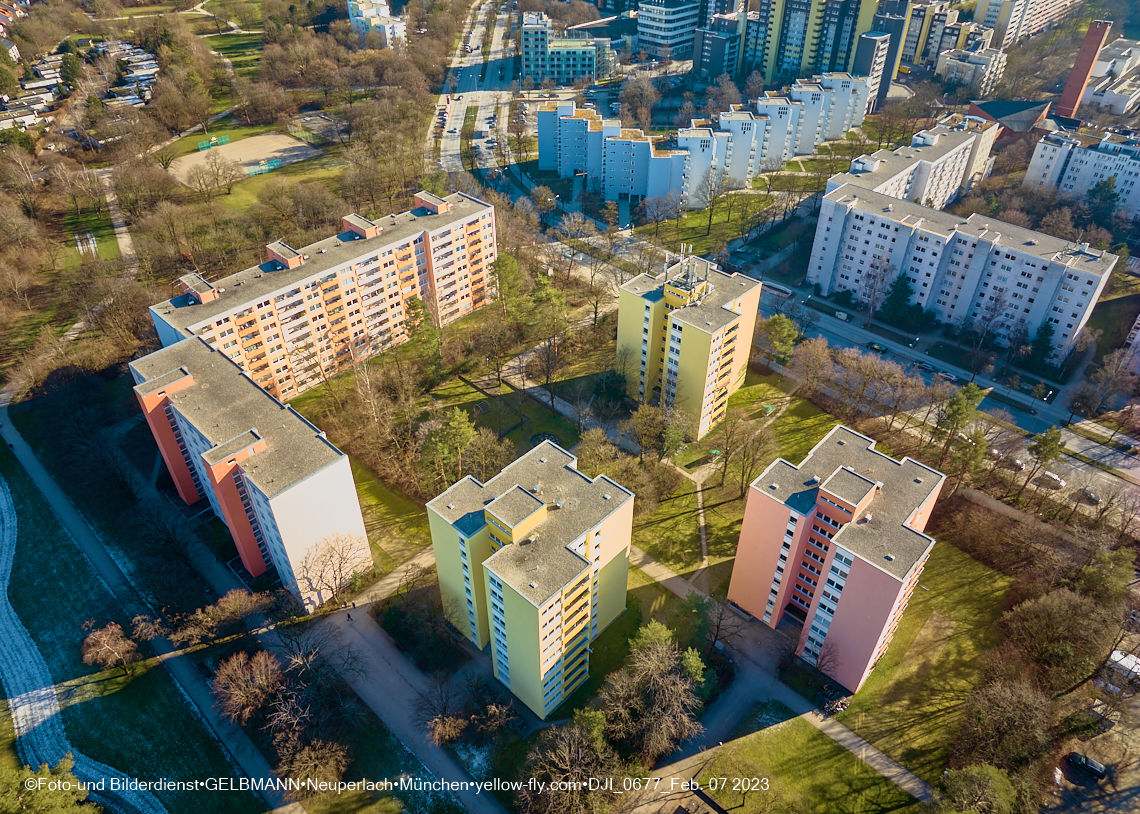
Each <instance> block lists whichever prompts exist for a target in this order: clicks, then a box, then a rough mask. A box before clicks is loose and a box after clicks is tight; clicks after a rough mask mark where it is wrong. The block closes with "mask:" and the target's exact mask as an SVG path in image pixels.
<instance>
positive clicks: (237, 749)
mask: <svg viewBox="0 0 1140 814" xmlns="http://www.w3.org/2000/svg"><path fill="white" fill-rule="evenodd" d="M10 396H11V393H10V391H8V390H7V389H5V390H4V391H2V392H0V425H2V426H0V437H2V438H3V441H4V442H5V443H7V444H9V445H10V446H11V448H12V451H13V452H14V453H15V455H16V458H17V460H19V462H20V463H21V465H23V467H24V469H25V470H26V471H27V473H28V475H29V476H30V477H31V479H32V482H33V483H35V485H36V487H37V488H38V489H39V490H40V492H42V493H43V496H44V498H45V499H46V500H47V502H48V504H49V505H50V506H51V507H52V509H53V510H54V511H55V513H56V515H57V516H58V517H59V519H60V521H61V522H62V523H63V526H64V528H66V529H67V531H68V532H69V533H70V534H71V537H72V539H73V540H75V543H76V545H78V546H79V550H80V551H82V552H83V555H84V556H85V557H87V560H88V561H89V562H90V563H91V566H92V567H93V568H94V569H95V572H96V573H97V574H98V575H99V577H100V579H102V580H103V582H104V583H105V584H106V586H107V588H108V589H110V591H111V593H112V594H113V595H114V596H115V598H116V599H117V600H118V601H119V603H120V604H121V605H122V606H123V609H124V610H125V611H126V615H127V616H128V617H131V616H134V615H136V614H142V613H150V612H151V609H150V608H149V607H148V606H147V604H146V602H145V601H143V599H142V597H141V596H139V594H138V592H137V591H136V590H135V587H134V585H132V584H131V583H130V581H129V580H128V579H127V577H126V575H125V574H123V572H122V570H121V569H120V568H119V565H118V563H116V562H115V560H114V559H113V558H112V557H111V555H110V554H109V553H108V552H107V549H106V548H105V547H104V545H103V542H102V540H100V539H99V537H98V536H97V535H96V534H95V532H94V530H93V529H92V528H91V526H90V525H89V524H88V523H87V520H86V519H85V518H84V517H83V515H81V514H80V513H79V511H78V510H77V509H76V508H75V506H74V505H72V503H71V501H70V500H68V499H67V496H66V495H65V494H64V493H63V490H62V489H60V488H59V485H58V484H57V483H56V482H55V481H54V480H53V479H52V477H51V475H49V474H48V471H47V470H46V469H45V468H44V466H43V464H41V463H40V461H39V459H38V458H36V456H35V453H34V452H33V451H32V448H31V447H30V446H28V444H27V442H25V441H24V439H23V436H21V435H20V433H18V432H17V431H16V428H15V427H13V426H12V422H11V419H10V418H9V416H8V403H9V399H10ZM152 645H153V647H154V650H155V652H157V653H158V655H159V656H160V657H163V658H162V663H163V666H165V667H166V669H167V670H168V671H169V672H170V676H171V678H173V679H174V681H175V682H177V684H178V686H179V688H180V689H181V690H182V692H183V693H184V694H185V695H186V696H187V697H188V698H189V699H190V700H191V701H193V702H194V706H195V707H197V710H198V712H199V713H200V714H201V716H202V717H203V718H204V719H205V721H206V723H207V724H208V725H209V726H210V728H211V729H212V730H213V731H214V734H215V736H216V737H217V739H218V740H219V741H220V742H221V743H222V744H224V745H225V748H226V749H227V751H229V753H230V755H231V756H232V757H233V758H234V760H235V761H236V762H237V764H238V766H240V767H241V770H242V771H243V772H244V773H245V774H246V775H247V776H249V777H255V778H271V777H273V773H272V771H271V770H270V767H269V762H268V761H267V760H266V759H265V756H264V755H262V754H261V752H260V751H259V750H258V749H257V747H256V746H254V745H253V741H251V740H250V739H249V737H248V736H247V735H246V734H245V733H244V732H243V731H242V730H241V729H240V728H239V727H238V726H236V725H235V724H232V723H230V722H229V721H227V720H225V719H224V718H223V717H222V716H221V714H220V713H219V712H218V710H217V709H216V708H215V707H214V699H213V696H212V695H211V693H210V688H209V686H208V685H207V684H206V681H205V679H203V678H202V676H201V675H200V674H199V673H198V671H197V670H196V669H195V667H194V665H193V664H192V663H191V662H190V659H188V658H186V657H185V656H178V655H174V654H173V653H172V651H174V649H175V648H174V647H173V646H172V645H171V644H170V643H169V642H167V641H166V640H165V639H155V640H154V641H153V642H152ZM262 797H263V798H264V799H265V801H266V802H267V803H269V804H270V805H271V806H273V807H274V808H276V809H279V810H281V811H283V812H287V814H305V810H304V808H303V807H302V806H301V805H300V804H299V803H290V802H289V800H287V799H286V798H285V796H284V794H282V793H281V792H279V791H274V790H270V791H265V792H262Z"/></svg>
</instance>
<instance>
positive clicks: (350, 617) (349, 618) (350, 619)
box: [345, 613, 352, 622]
mask: <svg viewBox="0 0 1140 814" xmlns="http://www.w3.org/2000/svg"><path fill="white" fill-rule="evenodd" d="M345 615H346V616H348V621H350V622H351V621H352V614H351V613H349V614H345Z"/></svg>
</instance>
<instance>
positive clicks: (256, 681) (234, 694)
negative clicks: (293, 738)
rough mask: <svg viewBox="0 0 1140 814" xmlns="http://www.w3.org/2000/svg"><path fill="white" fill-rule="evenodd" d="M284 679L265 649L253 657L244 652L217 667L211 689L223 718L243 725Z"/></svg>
mask: <svg viewBox="0 0 1140 814" xmlns="http://www.w3.org/2000/svg"><path fill="white" fill-rule="evenodd" d="M283 680H284V674H283V672H282V670H281V663H280V662H279V661H278V660H277V658H276V657H275V656H274V655H273V654H272V653H270V652H269V651H267V650H259V651H257V652H256V653H255V654H254V655H253V657H252V658H250V656H249V654H248V653H246V652H245V651H244V650H239V651H238V652H237V653H235V654H234V655H232V656H230V657H229V658H228V659H226V660H225V661H223V662H222V663H221V664H219V665H218V669H217V671H215V673H214V680H213V684H212V689H213V692H214V695H215V697H217V699H218V706H219V708H220V709H221V712H222V715H224V716H226V717H227V718H228V719H230V720H231V721H233V722H235V723H238V724H240V725H242V726H245V725H246V724H248V723H249V722H250V721H251V720H252V719H253V718H254V717H256V716H257V715H258V714H259V713H260V712H261V710H262V709H264V708H265V706H266V704H267V703H268V702H269V699H270V698H271V697H272V695H273V693H274V692H276V691H277V688H278V687H279V686H280V685H281V682H282V681H283Z"/></svg>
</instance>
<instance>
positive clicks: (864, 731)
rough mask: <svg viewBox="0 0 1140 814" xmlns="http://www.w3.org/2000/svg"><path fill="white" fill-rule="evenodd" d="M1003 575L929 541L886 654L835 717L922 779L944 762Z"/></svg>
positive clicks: (987, 643)
mask: <svg viewBox="0 0 1140 814" xmlns="http://www.w3.org/2000/svg"><path fill="white" fill-rule="evenodd" d="M1010 581H1011V580H1010V579H1009V577H1006V576H1003V575H1002V574H999V573H998V572H997V571H993V570H991V569H989V568H987V567H985V566H984V565H982V564H980V563H978V562H976V561H975V560H973V559H971V558H970V557H969V556H967V555H966V554H963V553H962V552H961V551H959V550H958V549H956V548H954V547H953V546H952V545H950V544H948V543H942V544H940V545H936V546H934V549H933V551H932V552H931V555H930V560H929V561H928V562H927V564H926V570H925V571H924V572H923V575H922V578H921V580H920V581H919V586H920V587H918V588H917V589H916V590H915V592H914V595H913V596H912V597H911V599H910V604H909V605H908V606H907V609H906V612H905V613H904V614H903V618H902V621H901V622H900V623H899V626H898V630H897V631H896V632H895V636H894V639H893V640H892V642H891V645H890V648H889V649H888V650H887V653H886V655H884V656H883V658H882V659H880V661H879V663H878V664H877V665H876V667H875V670H874V672H872V673H871V677H870V678H869V679H868V680H867V683H865V684H864V685H863V688H862V689H861V690H859V692H858V693H857V694H856V695H855V696H854V698H853V699H852V701H851V706H850V707H849V708H848V709H847V711H846V712H845V713H843V714H842V715H841V716H840V718H839V720H840V721H842V723H843V724H844V725H845V726H847V727H849V728H851V729H853V730H854V731H856V732H858V733H859V734H860V735H862V736H863V737H864V738H866V739H867V740H869V741H870V742H871V743H873V744H874V745H875V746H877V747H878V748H879V749H881V750H883V751H884V752H886V753H887V754H888V755H890V756H891V757H893V758H894V759H895V760H898V761H900V762H901V763H903V764H904V765H905V766H906V767H907V768H908V769H910V770H911V771H913V772H914V773H915V774H917V775H919V776H920V777H922V778H923V779H925V780H927V781H928V782H934V781H936V780H937V778H938V777H939V775H940V774H941V773H942V770H943V768H945V765H946V761H947V760H948V758H949V756H950V745H951V743H952V742H953V740H954V738H955V736H956V735H957V732H958V726H959V724H960V723H961V716H962V705H963V704H964V702H965V700H966V698H967V696H968V695H969V694H970V691H971V690H972V689H973V687H974V684H975V682H976V681H977V679H978V674H979V668H978V656H979V655H980V654H981V653H982V652H983V651H984V650H986V649H988V648H990V647H993V646H994V645H996V644H997V643H998V639H999V634H998V631H997V621H998V619H999V618H1000V617H1001V614H1002V609H1003V606H1004V599H1005V591H1006V588H1007V587H1008V586H1009V583H1010Z"/></svg>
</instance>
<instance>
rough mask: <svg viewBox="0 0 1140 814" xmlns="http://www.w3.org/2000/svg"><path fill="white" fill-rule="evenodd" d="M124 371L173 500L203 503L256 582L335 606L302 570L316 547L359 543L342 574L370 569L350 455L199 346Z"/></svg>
mask: <svg viewBox="0 0 1140 814" xmlns="http://www.w3.org/2000/svg"><path fill="white" fill-rule="evenodd" d="M130 369H131V375H132V377H133V379H134V382H135V388H134V391H135V397H136V398H137V400H138V403H139V406H140V407H141V408H142V411H143V415H144V417H145V419H146V422H147V425H148V426H149V428H150V430H151V432H152V434H153V435H154V439H155V442H156V443H157V444H158V448H159V451H160V452H161V454H162V458H163V461H164V462H165V464H166V467H167V470H168V471H169V473H170V476H171V479H172V480H173V481H174V485H175V488H176V490H177V492H178V494H179V496H180V497H181V498H182V500H183V501H184V502H185V503H186V504H187V505H193V504H195V503H198V502H199V501H201V500H202V499H203V498H204V499H206V501H207V502H208V503H209V505H210V508H211V510H212V511H213V512H214V514H215V515H216V516H217V517H218V518H219V519H221V520H222V522H223V523H225V524H226V528H227V529H229V532H230V536H231V537H232V538H233V541H234V545H235V547H236V548H237V552H238V556H239V558H240V559H241V563H242V566H243V567H244V568H245V569H246V571H248V572H249V573H250V574H251V575H252V576H255V577H257V576H261V575H262V574H264V573H266V572H267V571H272V570H275V571H276V573H277V576H278V577H279V578H280V580H281V584H282V586H284V587H285V588H286V589H287V590H288V591H290V592H291V593H292V594H293V595H294V596H296V597H297V598H298V599H299V600H301V601H302V602H303V603H304V605H305V607H306V608H307V609H308V610H314V609H315V608H316V607H317V606H318V605H320V604H321V603H323V602H326V601H328V600H329V599H331V598H332V597H331V596H330V595H328V594H327V593H325V592H326V591H327V590H329V589H330V586H328V585H322V584H320V583H319V582H318V581H315V580H314V579H313V577H314V576H315V575H314V574H310V573H307V572H306V569H305V560H306V556H308V555H309V554H310V552H312V551H313V550H314V548H315V547H316V546H318V545H319V544H320V543H321V541H323V540H326V539H328V538H330V537H332V536H334V535H343V536H344V537H345V538H347V539H349V540H353V541H355V542H356V543H357V546H356V548H355V552H354V554H353V555H352V560H346V566H349V565H350V564H351V566H350V568H349V570H357V569H358V570H360V571H365V570H368V569H370V568H371V564H372V556H371V554H370V553H369V550H368V537H367V532H366V531H365V527H364V519H363V517H362V516H361V514H360V504H359V503H358V502H357V498H356V484H355V483H354V481H353V478H352V467H351V465H350V462H349V459H348V456H347V455H345V454H344V453H343V452H341V451H340V450H339V449H337V448H336V447H335V446H333V445H332V444H331V443H329V441H328V439H327V438H326V437H325V434H324V433H323V432H322V431H321V430H320V429H319V428H318V427H315V426H313V425H312V424H310V423H309V422H308V421H307V420H306V419H305V418H303V417H302V416H301V415H300V414H298V413H297V412H296V411H295V410H293V409H292V408H291V407H288V406H286V405H284V404H282V403H281V402H279V401H277V399H275V398H273V396H271V395H269V394H268V393H267V392H265V391H264V390H262V389H261V388H260V387H258V386H257V384H256V383H255V382H254V381H253V380H252V379H251V378H250V377H249V376H247V375H246V374H245V372H244V371H243V370H242V369H241V368H240V367H238V365H237V364H235V363H234V362H233V361H232V360H231V359H230V358H229V356H228V355H227V354H224V353H221V352H219V351H218V350H216V349H213V348H211V347H210V346H209V344H207V343H206V341H205V340H204V339H202V338H196V339H190V340H188V341H185V342H179V343H177V344H175V345H172V346H170V347H168V348H162V349H161V350H157V351H155V352H154V353H152V354H150V355H148V356H144V357H143V358H142V359H136V360H135V361H133V362H131V363H130ZM344 576H345V578H348V577H350V576H351V574H350V573H346V574H345V575H344Z"/></svg>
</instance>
